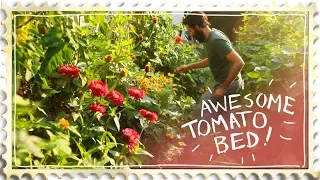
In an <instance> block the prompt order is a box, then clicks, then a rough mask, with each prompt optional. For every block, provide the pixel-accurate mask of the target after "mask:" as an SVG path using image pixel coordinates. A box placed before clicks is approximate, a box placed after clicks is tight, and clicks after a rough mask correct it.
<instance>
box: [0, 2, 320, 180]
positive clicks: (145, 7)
mask: <svg viewBox="0 0 320 180" xmlns="http://www.w3.org/2000/svg"><path fill="white" fill-rule="evenodd" d="M167 2H168V3H163V4H160V5H158V6H157V5H152V4H151V3H147V4H146V3H144V4H139V3H134V2H130V1H128V2H125V3H118V2H114V3H113V2H112V3H110V4H108V5H107V7H103V6H101V5H96V6H89V5H86V4H85V5H83V6H81V7H79V6H76V5H74V4H70V5H69V6H67V7H66V6H64V5H62V4H57V5H56V6H54V7H51V6H49V5H48V4H44V5H42V6H41V7H37V6H36V5H34V4H30V5H29V6H27V7H24V6H23V5H21V4H19V3H18V4H17V5H16V6H14V7H10V6H8V5H7V4H5V3H3V4H2V7H3V8H4V10H5V12H6V16H7V18H6V19H5V20H4V22H2V23H3V24H4V25H5V26H6V29H7V32H6V34H5V35H4V36H3V37H4V39H5V40H6V41H7V46H6V47H5V48H4V49H3V51H4V52H5V53H6V55H7V59H6V60H5V61H4V62H5V64H4V65H5V66H6V67H7V70H8V72H7V73H6V74H5V76H4V77H3V78H5V79H6V82H7V86H6V87H5V93H6V94H7V99H6V100H4V102H3V103H4V104H5V105H6V107H7V112H6V113H5V114H4V118H5V120H6V121H7V123H6V126H5V128H4V130H5V131H6V132H7V137H6V139H5V140H4V142H3V144H4V145H5V146H6V149H7V152H6V153H5V154H4V155H3V159H4V160H5V161H6V167H5V168H4V169H3V170H4V173H5V174H6V176H7V178H9V177H10V176H11V175H15V176H18V177H21V176H22V175H23V174H25V173H28V174H30V175H31V177H34V176H35V175H36V174H39V173H40V174H44V175H45V176H46V177H48V175H49V174H50V173H55V174H57V175H58V176H59V177H61V176H62V175H63V174H65V173H68V174H70V175H71V176H72V177H74V176H75V175H76V174H78V173H80V172H81V173H82V174H83V175H84V176H86V177H87V176H89V175H90V174H92V173H96V174H97V175H98V177H100V176H101V175H102V174H104V173H109V174H111V176H112V177H114V176H115V175H116V174H118V173H122V174H125V175H126V176H127V175H129V174H131V173H135V174H136V175H137V176H138V178H141V176H142V175H143V174H144V173H145V170H144V169H130V168H123V169H108V170H106V169H101V170H84V169H82V170H78V169H64V170H61V169H59V170H52V169H50V170H48V169H29V170H28V171H25V170H19V169H12V167H11V164H12V163H11V162H12V152H11V146H12V133H10V132H11V127H12V121H11V117H12V107H11V104H12V96H11V95H10V93H11V92H12V86H11V85H10V83H9V82H12V73H10V71H11V70H12V68H13V67H12V60H13V57H12V46H11V45H12V43H13V41H14V39H13V36H12V35H13V34H12V33H13V32H11V29H12V27H13V24H12V18H11V17H12V12H13V11H32V10H37V11H38V10H42V11H55V10H59V11H70V10H74V11H77V10H79V11H81V10H86V11H119V10H121V11H124V10H135V11H150V10H155V9H157V11H177V10H178V9H183V10H184V11H187V10H203V11H216V10H218V11H239V10H240V9H241V11H270V10H272V11H305V12H307V13H308V19H307V20H308V21H309V23H308V24H309V28H308V29H309V33H308V34H309V39H308V47H309V48H308V50H309V54H310V56H308V57H309V59H308V61H309V63H308V65H309V67H308V69H309V72H308V76H309V81H308V87H309V89H311V90H310V92H309V93H310V95H309V96H308V97H309V100H308V102H309V111H308V114H309V116H308V117H309V123H308V129H309V131H308V137H309V138H308V141H309V142H307V143H308V149H309V152H308V158H309V160H308V162H309V164H308V168H307V169H294V170H293V169H219V170H218V171H215V170H210V169H201V170H200V169H193V170H192V169H188V170H187V171H186V170H183V169H166V170H161V169H148V174H150V175H152V176H155V175H156V174H158V173H162V174H164V175H165V176H166V177H167V176H168V175H169V174H171V173H174V174H176V175H178V176H180V177H181V176H182V175H183V174H185V173H188V174H190V175H191V176H192V177H195V176H196V175H197V174H199V173H202V174H203V175H204V176H205V177H206V178H208V177H209V175H210V174H212V173H215V174H217V175H219V176H223V175H224V174H226V173H228V174H230V175H231V176H232V177H235V176H236V175H237V174H239V173H242V174H243V175H244V176H246V177H249V175H251V174H252V173H254V174H256V175H257V176H258V177H262V176H263V175H264V174H266V173H269V174H270V175H272V176H273V177H274V176H276V175H278V174H280V173H282V174H285V175H287V176H289V175H291V174H292V173H296V174H298V175H299V176H300V177H301V176H302V175H304V174H306V173H308V174H309V175H313V176H315V177H319V174H318V172H319V171H320V170H319V169H315V168H314V166H313V164H314V162H315V161H316V158H317V157H316V156H315V154H314V153H313V150H314V148H315V147H316V146H317V145H318V144H316V143H315V140H314V138H313V136H314V134H315V133H316V132H315V128H314V127H313V125H314V123H313V120H314V119H316V118H315V115H314V114H313V111H312V109H313V107H315V106H316V104H315V103H316V102H314V101H313V100H312V97H313V94H314V93H315V92H312V90H315V88H313V82H314V80H315V79H316V76H315V74H314V72H313V71H314V67H315V66H316V61H315V60H314V59H313V58H314V55H315V53H316V51H317V49H316V47H315V46H314V42H316V39H317V38H318V37H317V35H316V33H315V32H314V28H315V27H316V26H318V28H319V25H317V24H316V21H315V20H314V16H315V15H316V11H317V9H316V3H315V2H313V3H311V4H310V5H308V6H307V7H306V6H303V5H302V4H299V5H297V6H295V7H289V6H288V5H287V4H284V5H283V6H282V7H278V6H277V5H276V4H272V5H270V6H268V7H266V6H264V5H262V4H257V5H256V6H250V5H249V4H244V5H242V6H241V7H239V6H238V5H237V4H235V3H234V4H231V5H229V6H224V5H223V3H216V4H214V3H212V4H211V3H209V1H208V2H204V3H203V5H201V6H199V5H190V4H184V3H182V2H179V3H178V2H177V3H175V2H172V1H171V2H170V3H169V1H167ZM318 5H319V4H318Z"/></svg>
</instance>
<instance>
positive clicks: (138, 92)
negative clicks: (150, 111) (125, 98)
mask: <svg viewBox="0 0 320 180" xmlns="http://www.w3.org/2000/svg"><path fill="white" fill-rule="evenodd" d="M128 94H129V95H130V96H132V97H134V99H135V100H139V99H143V98H144V91H143V90H142V89H140V88H137V87H133V88H130V89H129V90H128Z"/></svg>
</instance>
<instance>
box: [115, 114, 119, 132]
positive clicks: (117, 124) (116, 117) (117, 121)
mask: <svg viewBox="0 0 320 180" xmlns="http://www.w3.org/2000/svg"><path fill="white" fill-rule="evenodd" d="M113 120H114V123H115V124H116V126H117V129H118V131H120V123H119V118H118V116H115V117H114V118H113Z"/></svg>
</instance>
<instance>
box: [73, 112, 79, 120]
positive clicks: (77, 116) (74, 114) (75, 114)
mask: <svg viewBox="0 0 320 180" xmlns="http://www.w3.org/2000/svg"><path fill="white" fill-rule="evenodd" d="M80 115H81V114H80V113H76V112H72V118H73V121H76V120H77V119H78V118H79V117H80Z"/></svg>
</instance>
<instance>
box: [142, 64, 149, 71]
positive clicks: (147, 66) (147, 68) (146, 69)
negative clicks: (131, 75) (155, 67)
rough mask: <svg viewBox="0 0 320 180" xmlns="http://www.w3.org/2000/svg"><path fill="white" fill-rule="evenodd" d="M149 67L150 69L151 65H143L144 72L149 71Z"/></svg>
mask: <svg viewBox="0 0 320 180" xmlns="http://www.w3.org/2000/svg"><path fill="white" fill-rule="evenodd" d="M150 69H151V66H150V65H149V64H147V65H146V66H145V67H144V71H145V72H150Z"/></svg>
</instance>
